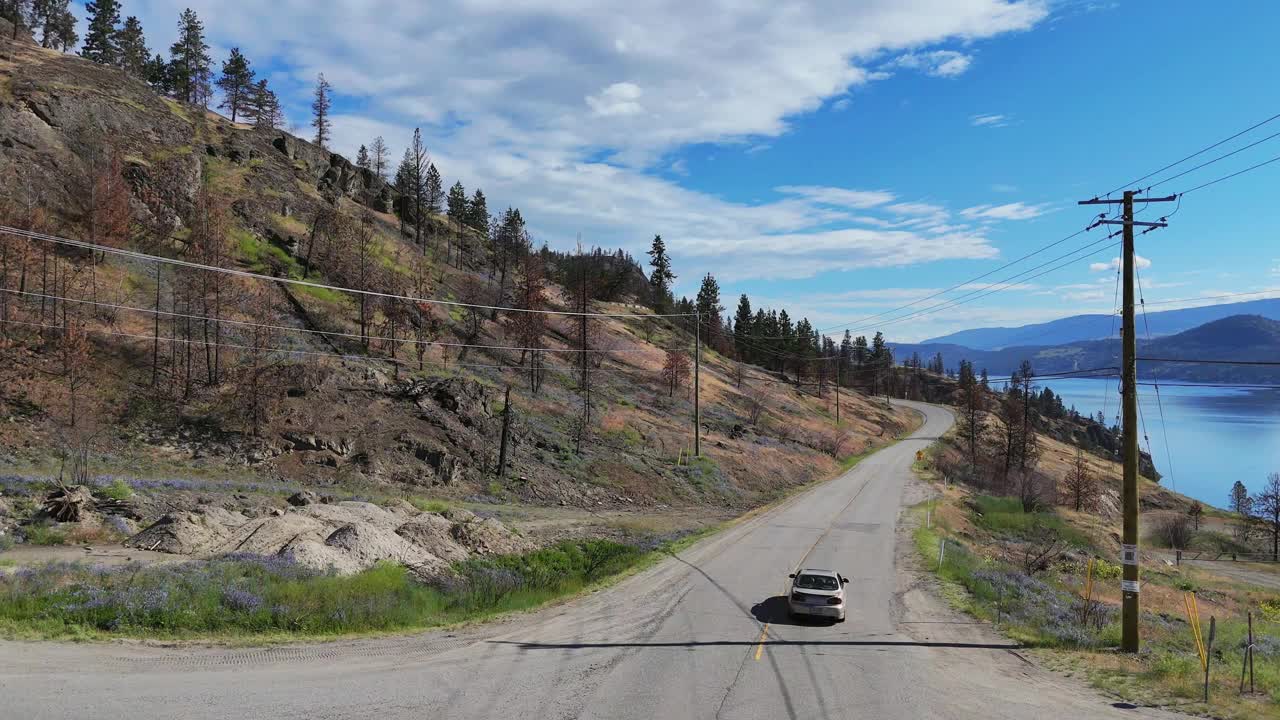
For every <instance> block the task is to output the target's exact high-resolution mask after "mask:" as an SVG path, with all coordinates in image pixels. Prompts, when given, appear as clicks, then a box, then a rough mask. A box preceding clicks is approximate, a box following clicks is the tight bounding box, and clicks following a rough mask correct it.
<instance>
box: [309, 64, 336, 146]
mask: <svg viewBox="0 0 1280 720" xmlns="http://www.w3.org/2000/svg"><path fill="white" fill-rule="evenodd" d="M332 89H333V86H331V85H330V84H329V81H328V80H325V79H324V73H320V75H319V76H318V77H317V78H316V91H315V99H314V100H312V101H311V127H313V128H315V129H316V138H315V143H316V145H319V146H320V147H322V148H324V147H328V145H329V137H330V135H331V134H332V130H333V128H332V127H330V120H329V108H330V106H331V105H332V104H333V100H332V99H331V98H330V97H329V95H330V92H331V91H332Z"/></svg>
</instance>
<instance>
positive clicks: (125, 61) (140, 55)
mask: <svg viewBox="0 0 1280 720" xmlns="http://www.w3.org/2000/svg"><path fill="white" fill-rule="evenodd" d="M150 61H151V51H150V50H148V49H147V39H146V37H145V36H143V34H142V22H141V21H140V20H138V18H137V17H136V16H134V15H130V16H129V17H128V18H127V19H125V21H124V27H122V28H120V66H121V67H123V68H124V70H125V72H127V73H129V74H130V75H132V76H134V77H136V78H139V79H142V80H145V79H147V77H148V72H147V70H148V63H150Z"/></svg>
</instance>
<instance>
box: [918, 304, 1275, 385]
mask: <svg viewBox="0 0 1280 720" xmlns="http://www.w3.org/2000/svg"><path fill="white" fill-rule="evenodd" d="M1269 302H1277V301H1269ZM1244 304H1248V305H1253V304H1254V303H1240V305H1244ZM1176 312H1182V311H1176ZM1080 317H1089V316H1080ZM1103 317H1105V316H1103ZM1074 319H1076V318H1067V320H1074ZM1152 319H1153V323H1152V324H1153V325H1154V316H1153V317H1152ZM1109 320H1110V319H1109V318H1108V321H1109ZM1059 322H1063V321H1059ZM1048 324H1051V323H1046V325H1048ZM1166 327H1168V325H1166ZM1020 329H1022V328H1015V329H1014V330H1020ZM956 335H962V333H956ZM1145 335H1146V330H1145V328H1144V327H1143V323H1142V322H1141V320H1139V324H1138V337H1139V341H1138V357H1140V358H1144V357H1145V358H1158V359H1159V361H1140V362H1139V363H1138V374H1139V377H1142V378H1159V379H1169V380H1186V381H1194V382H1218V383H1266V384H1277V383H1280V367H1274V366H1257V365H1229V364H1222V365H1215V364H1204V363H1185V362H1177V360H1179V359H1184V358H1185V359H1195V360H1237V361H1280V322H1278V321H1276V320H1274V319H1271V318H1267V317H1263V316H1261V315H1233V316H1230V317H1226V318H1221V319H1217V320H1214V321H1212V322H1208V323H1204V324H1202V325H1198V326H1196V327H1193V328H1191V329H1188V330H1185V331H1183V332H1179V333H1176V334H1173V335H1167V336H1164V337H1152V338H1151V339H1150V340H1145V339H1144V338H1145ZM1152 335H1153V336H1154V335H1155V328H1154V327H1152ZM949 337H954V336H949ZM893 349H894V355H895V358H896V359H897V360H898V361H899V362H901V361H902V360H904V359H906V358H908V357H910V356H911V354H912V353H919V354H920V357H921V358H922V359H923V360H927V359H928V358H931V357H933V356H934V355H935V354H937V353H942V358H943V362H944V364H945V365H946V367H948V368H954V367H956V366H957V365H958V364H959V362H960V360H969V361H971V362H972V363H973V364H974V367H975V368H977V369H979V370H982V369H986V370H987V372H988V373H990V374H991V375H992V376H993V377H1001V376H1008V375H1010V374H1012V373H1013V371H1014V370H1016V369H1017V368H1018V366H1019V365H1020V364H1021V363H1022V361H1023V360H1030V361H1031V364H1032V366H1033V367H1034V368H1035V371H1036V372H1037V373H1040V374H1047V373H1058V372H1066V371H1071V370H1085V369H1090V368H1099V367H1114V366H1118V365H1119V364H1120V362H1119V358H1120V341H1119V340H1118V339H1114V338H1112V339H1106V340H1084V341H1078V342H1065V343H1058V344H1039V345H1021V346H1015V347H1005V348H1000V349H995V350H985V349H975V348H970V347H965V346H963V345H959V344H956V343H939V342H927V343H919V344H900V345H899V344H895V345H893Z"/></svg>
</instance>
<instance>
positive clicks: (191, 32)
mask: <svg viewBox="0 0 1280 720" xmlns="http://www.w3.org/2000/svg"><path fill="white" fill-rule="evenodd" d="M169 56H170V58H172V59H171V61H170V63H169V76H170V78H171V82H172V83H173V92H174V94H176V95H177V96H178V99H179V100H182V101H183V102H185V103H188V104H191V105H203V106H206V107H207V106H208V104H209V96H210V95H212V94H213V89H212V87H211V86H210V84H209V78H210V77H211V76H212V74H213V72H212V70H211V68H212V66H213V58H211V57H210V56H209V46H208V44H206V43H205V41H204V24H203V23H201V22H200V17H199V16H198V15H196V13H195V11H194V10H192V9H191V8H187V9H186V10H184V11H182V17H181V18H180V19H179V20H178V40H177V42H175V43H174V44H173V45H172V46H170V47H169Z"/></svg>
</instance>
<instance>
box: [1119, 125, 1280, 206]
mask: <svg viewBox="0 0 1280 720" xmlns="http://www.w3.org/2000/svg"><path fill="white" fill-rule="evenodd" d="M1277 137H1280V132H1278V133H1272V134H1271V135H1268V136H1266V137H1264V138H1262V139H1261V140H1255V141H1254V142H1252V143H1249V144H1248V145H1245V146H1244V147H1240V148H1236V149H1235V150H1232V151H1231V152H1229V153H1224V154H1222V155H1219V156H1218V157H1216V158H1214V159H1212V160H1206V161H1204V162H1202V163H1200V164H1199V165H1196V166H1195V167H1193V168H1191V169H1189V170H1183V171H1182V172H1180V173H1178V174H1177V175H1170V176H1169V177H1167V178H1165V179H1163V180H1160V181H1158V182H1155V183H1152V184H1151V185H1148V186H1147V191H1150V190H1151V188H1153V187H1158V186H1160V185H1163V184H1165V183H1167V182H1169V181H1171V180H1177V179H1178V178H1180V177H1183V176H1184V175H1190V174H1191V173H1193V172H1195V171H1197V170H1199V169H1201V168H1205V167H1208V166H1210V165H1212V164H1214V163H1216V162H1218V161H1220V160H1226V159H1227V158H1229V157H1231V156H1232V155H1237V154H1239V153H1242V152H1244V151H1245V150H1248V149H1249V148H1252V147H1256V146H1258V145H1261V144H1262V143H1264V142H1266V141H1268V140H1272V139H1274V138H1277ZM1144 209H1145V208H1144ZM1135 214H1136V213H1135Z"/></svg>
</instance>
